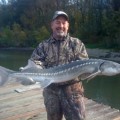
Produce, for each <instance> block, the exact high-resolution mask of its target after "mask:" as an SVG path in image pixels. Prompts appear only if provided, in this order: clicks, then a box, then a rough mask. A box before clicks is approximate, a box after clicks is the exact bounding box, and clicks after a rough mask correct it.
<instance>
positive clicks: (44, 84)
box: [40, 79, 52, 88]
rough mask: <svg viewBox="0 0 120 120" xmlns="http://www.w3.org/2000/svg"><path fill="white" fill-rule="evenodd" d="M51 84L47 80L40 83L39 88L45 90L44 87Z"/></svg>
mask: <svg viewBox="0 0 120 120" xmlns="http://www.w3.org/2000/svg"><path fill="white" fill-rule="evenodd" d="M51 83H52V82H51V81H50V80H48V79H45V80H42V81H40V85H41V88H45V87H47V86H49V85H50V84H51Z"/></svg>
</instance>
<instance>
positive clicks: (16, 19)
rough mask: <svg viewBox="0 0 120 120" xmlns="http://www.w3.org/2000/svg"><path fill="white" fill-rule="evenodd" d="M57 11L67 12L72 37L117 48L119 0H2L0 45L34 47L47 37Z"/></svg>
mask: <svg viewBox="0 0 120 120" xmlns="http://www.w3.org/2000/svg"><path fill="white" fill-rule="evenodd" d="M56 10H63V11H65V12H67V13H68V15H69V18H70V29H69V32H70V34H71V36H74V37H78V38H79V39H81V40H82V41H83V42H84V43H85V44H87V45H95V46H96V45H97V46H98V47H106V48H116V49H119V48H120V1H119V0H49V1H48V0H8V1H7V2H6V0H1V2H0V47H35V46H36V45H37V44H38V43H39V42H41V41H42V40H44V39H47V38H48V37H49V36H50V34H51V29H50V21H51V19H52V16H53V13H54V12H55V11H56Z"/></svg>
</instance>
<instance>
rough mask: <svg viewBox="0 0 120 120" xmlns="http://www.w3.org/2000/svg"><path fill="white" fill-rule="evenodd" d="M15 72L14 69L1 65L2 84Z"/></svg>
mask: <svg viewBox="0 0 120 120" xmlns="http://www.w3.org/2000/svg"><path fill="white" fill-rule="evenodd" d="M13 72H14V71H12V70H9V69H7V68H5V67H2V66H0V86H2V85H4V84H5V83H6V82H7V81H8V79H9V75H10V74H11V73H13Z"/></svg>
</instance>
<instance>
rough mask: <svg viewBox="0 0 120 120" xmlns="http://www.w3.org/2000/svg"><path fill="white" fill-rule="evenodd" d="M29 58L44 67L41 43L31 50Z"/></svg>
mask: <svg viewBox="0 0 120 120" xmlns="http://www.w3.org/2000/svg"><path fill="white" fill-rule="evenodd" d="M30 60H32V61H33V62H34V63H35V64H36V65H40V66H41V67H42V68H44V67H45V66H44V62H45V53H44V46H43V44H42V43H40V44H39V45H38V47H37V48H35V50H34V51H33V53H32V55H31V58H30Z"/></svg>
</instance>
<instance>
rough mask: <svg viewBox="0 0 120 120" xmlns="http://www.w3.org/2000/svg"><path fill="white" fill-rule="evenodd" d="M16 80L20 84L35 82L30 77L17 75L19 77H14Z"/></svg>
mask: <svg viewBox="0 0 120 120" xmlns="http://www.w3.org/2000/svg"><path fill="white" fill-rule="evenodd" d="M16 81H17V82H20V83H21V84H22V85H26V86H27V85H32V84H35V83H36V82H35V81H34V80H33V79H32V78H30V77H19V78H16Z"/></svg>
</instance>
